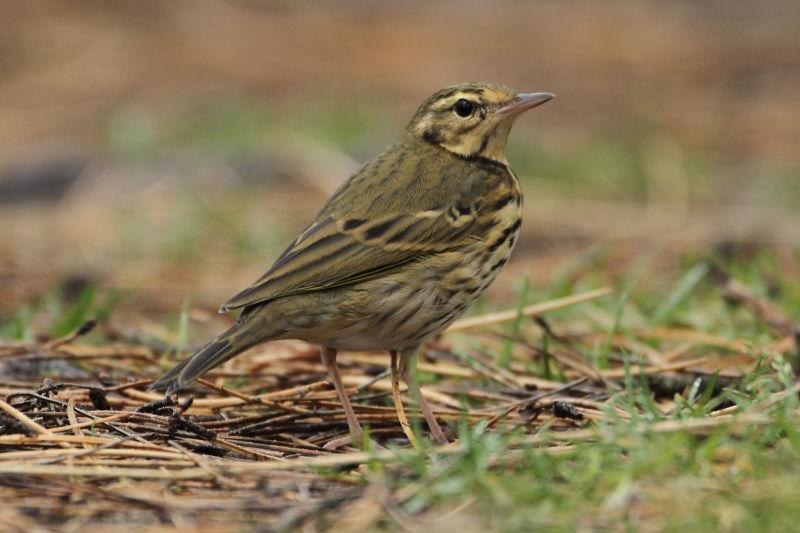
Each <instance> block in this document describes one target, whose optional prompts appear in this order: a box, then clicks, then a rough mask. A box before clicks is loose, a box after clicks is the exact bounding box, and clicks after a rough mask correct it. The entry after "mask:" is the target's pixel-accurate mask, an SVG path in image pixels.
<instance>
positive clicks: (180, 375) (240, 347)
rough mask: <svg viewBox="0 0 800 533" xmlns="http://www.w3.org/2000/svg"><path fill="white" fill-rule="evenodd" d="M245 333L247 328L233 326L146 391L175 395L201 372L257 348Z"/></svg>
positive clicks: (254, 341)
mask: <svg viewBox="0 0 800 533" xmlns="http://www.w3.org/2000/svg"><path fill="white" fill-rule="evenodd" d="M246 330H247V328H243V327H242V324H241V323H237V324H234V325H233V326H232V327H231V328H230V329H229V330H227V331H225V332H224V333H222V334H221V335H219V336H218V337H217V338H215V339H214V340H212V341H211V342H209V343H208V344H206V345H205V346H203V347H202V348H201V349H200V350H198V351H197V352H195V353H194V354H193V355H191V356H189V357H187V358H186V359H184V360H183V361H181V362H180V363H179V364H178V365H176V366H175V367H174V368H173V369H172V370H170V371H169V372H167V373H166V374H164V375H163V376H162V377H161V379H159V380H158V381H156V382H155V383H153V384H152V385H150V389H152V390H163V391H165V392H166V394H172V393H173V392H177V391H179V390H181V389H182V388H184V387H186V386H187V385H189V384H190V383H191V382H192V381H194V380H195V379H197V378H198V377H200V376H201V375H202V374H204V373H205V372H207V371H209V370H211V369H212V368H214V367H215V366H219V365H221V364H222V363H224V362H225V361H227V360H228V359H230V358H232V357H234V356H236V355H238V354H239V353H241V352H243V351H245V350H246V349H248V348H250V347H251V346H253V345H255V344H257V343H258V339H255V338H253V336H252V335H249V334H248V332H247V331H246Z"/></svg>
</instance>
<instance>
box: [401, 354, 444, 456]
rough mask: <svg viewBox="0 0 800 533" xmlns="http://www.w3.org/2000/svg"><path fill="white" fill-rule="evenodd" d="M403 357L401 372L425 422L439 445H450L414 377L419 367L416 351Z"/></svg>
mask: <svg viewBox="0 0 800 533" xmlns="http://www.w3.org/2000/svg"><path fill="white" fill-rule="evenodd" d="M403 355H404V357H403V358H402V360H401V363H400V371H401V373H402V374H403V379H405V381H406V384H407V385H408V388H409V390H410V391H411V394H412V395H413V396H414V397H415V398H416V399H417V403H419V407H420V409H422V416H424V417H425V421H426V422H427V423H428V427H429V428H430V430H431V434H432V435H433V438H434V439H436V440H437V441H438V442H439V444H449V441H448V440H447V437H446V436H445V434H444V431H442V427H441V426H440V425H439V421H438V420H436V416H435V415H434V414H433V409H431V406H430V404H428V400H426V399H425V396H423V395H422V389H420V386H419V383H417V380H416V378H415V377H414V375H413V374H414V370H415V369H416V366H417V355H416V351H414V352H410V353H404V354H403Z"/></svg>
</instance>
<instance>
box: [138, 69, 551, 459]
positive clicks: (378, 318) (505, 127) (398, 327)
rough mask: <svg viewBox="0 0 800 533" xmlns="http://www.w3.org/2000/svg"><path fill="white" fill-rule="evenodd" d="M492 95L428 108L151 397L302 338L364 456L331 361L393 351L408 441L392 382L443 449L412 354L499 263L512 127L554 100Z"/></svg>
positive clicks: (467, 87) (479, 90) (476, 94)
mask: <svg viewBox="0 0 800 533" xmlns="http://www.w3.org/2000/svg"><path fill="white" fill-rule="evenodd" d="M553 97H554V95H553V94H550V93H546V92H534V93H518V92H515V91H513V90H511V89H509V88H508V87H505V86H502V85H498V84H493V83H461V84H457V85H453V86H450V87H446V88H444V89H442V90H440V91H438V92H436V93H434V94H433V95H432V96H430V97H429V98H427V99H426V100H425V101H424V102H423V103H422V105H421V106H420V107H419V108H418V109H417V111H416V113H414V115H413V117H412V118H411V121H410V122H409V123H408V125H407V126H406V128H405V129H404V131H403V132H402V134H401V135H400V137H399V140H398V141H397V142H396V143H395V144H393V145H391V146H390V147H389V148H388V149H387V150H386V151H384V152H383V153H382V154H380V155H378V156H377V157H375V158H374V159H372V160H371V161H369V162H367V163H365V164H364V165H363V166H362V167H361V168H360V169H359V170H358V171H356V172H355V174H353V175H352V176H351V177H350V178H349V179H347V180H346V181H345V182H344V183H343V184H342V185H341V186H340V187H339V188H338V189H337V190H336V191H335V192H334V193H333V194H332V195H331V197H330V198H329V199H328V200H327V202H326V203H325V204H324V205H323V207H322V209H321V210H320V212H319V214H318V215H317V216H316V218H314V220H313V221H312V222H311V223H310V224H309V225H308V226H307V227H306V228H305V229H304V230H303V231H302V232H301V233H300V234H299V235H298V236H297V237H296V238H295V239H294V240H293V241H292V242H291V243H290V244H289V245H288V246H287V248H286V249H285V250H284V251H283V253H281V254H280V256H278V258H277V260H275V262H274V264H273V265H272V266H271V267H270V268H269V269H268V270H267V271H266V273H265V274H264V275H263V276H261V277H260V278H259V279H258V280H256V281H255V283H253V284H252V285H251V286H249V287H247V288H246V289H244V290H242V291H241V292H239V293H238V294H236V295H235V296H233V297H232V298H231V299H230V300H228V301H227V302H226V303H224V304H223V305H222V306H221V307H220V309H219V311H220V313H227V312H232V311H240V314H239V316H238V318H237V319H236V322H235V324H234V325H233V326H231V327H230V329H228V330H227V331H225V332H223V333H222V334H220V335H219V336H217V337H216V338H214V339H213V340H211V341H210V342H209V343H208V344H206V345H205V346H203V347H202V348H200V349H199V350H198V351H197V352H195V353H194V354H193V355H191V356H189V357H188V358H187V359H185V360H184V361H182V362H181V363H179V364H178V365H177V366H175V367H174V368H172V369H171V370H169V371H168V372H167V373H166V374H165V375H164V376H163V377H161V378H160V379H159V380H157V381H156V382H155V383H154V384H153V385H151V389H153V390H161V391H165V392H166V394H173V393H175V392H178V391H180V390H181V389H183V388H184V387H186V386H187V385H189V384H190V383H191V382H192V381H193V380H195V379H196V378H198V377H199V376H201V375H202V374H204V373H205V372H207V371H208V370H210V369H212V368H214V367H216V366H218V365H220V364H222V363H224V362H225V361H228V360H229V359H231V358H232V357H234V356H236V355H238V354H239V353H241V352H243V351H245V350H246V349H248V348H250V347H252V346H255V345H257V344H260V343H263V342H266V341H271V340H278V339H300V340H304V341H307V342H309V343H313V344H317V345H319V346H320V356H321V359H322V363H323V365H324V366H325V368H326V370H327V373H328V376H329V379H330V381H331V382H332V384H333V386H334V388H335V389H336V393H337V396H338V398H339V401H340V402H341V404H342V407H343V410H344V413H345V417H346V420H347V425H348V429H349V432H350V435H351V438H352V441H353V443H354V444H356V445H359V444H361V443H363V440H362V439H363V433H362V429H361V425H360V424H359V422H358V419H357V417H356V415H355V412H354V411H353V407H352V404H351V402H350V399H349V397H348V394H347V390H346V389H345V386H344V384H343V382H342V378H341V375H340V373H339V369H338V366H337V363H336V358H337V354H338V352H339V351H388V352H389V354H390V360H391V364H390V369H391V376H392V396H393V401H394V405H395V408H396V410H397V416H398V418H399V421H400V423H401V426H402V428H403V430H404V432H405V433H406V435H407V436H408V438H409V440H410V441H411V442H412V444H413V443H415V436H414V433H413V431H412V430H411V428H410V426H409V424H408V420H407V418H406V416H405V413H404V411H403V404H402V401H401V397H400V379H401V377H402V379H403V380H404V381H405V382H406V383H407V386H408V390H409V391H410V392H411V393H412V394H414V395H415V397H416V400H417V402H418V404H419V407H420V409H421V411H422V414H423V416H424V418H425V421H426V423H427V425H428V427H429V429H430V432H431V435H432V436H433V437H434V439H436V441H438V442H439V443H442V444H445V443H447V442H448V439H447V437H446V435H445V434H444V431H443V430H442V428H441V426H440V425H439V423H438V421H437V419H436V416H435V415H434V413H433V410H432V409H431V407H430V405H429V404H428V403H427V401H426V400H425V397H424V396H423V395H422V394H421V392H420V390H419V386H418V384H417V383H416V380H414V379H412V378H413V375H412V373H413V371H414V369H415V365H416V360H417V356H416V353H417V351H418V349H419V347H420V346H421V345H422V344H423V343H424V342H425V341H426V340H428V339H430V338H432V337H434V336H435V335H437V334H438V333H440V332H441V331H443V330H444V329H446V328H447V326H448V325H449V324H450V323H452V322H453V321H454V320H455V319H456V318H458V317H459V316H460V315H462V314H463V313H464V312H465V311H466V310H467V309H468V308H469V307H470V305H471V304H472V303H473V302H474V301H475V300H476V298H477V297H478V296H480V295H481V293H483V292H484V291H485V290H486V288H487V287H488V286H489V284H490V283H492V281H493V280H494V279H495V277H496V276H497V273H498V272H499V270H500V269H501V268H502V267H503V265H505V263H506V262H507V261H508V259H509V256H510V255H511V251H512V250H513V248H514V245H515V243H516V241H517V236H518V234H519V230H520V226H521V224H522V217H521V215H522V201H523V198H522V190H521V187H520V183H519V180H518V178H517V177H516V175H515V174H514V172H513V171H512V170H511V168H510V166H509V163H508V160H507V157H506V144H507V140H508V136H509V132H510V130H511V127H512V125H513V124H514V121H515V120H516V119H517V118H518V117H519V116H520V115H521V114H522V113H523V112H525V111H527V110H529V109H532V108H534V107H537V106H539V105H541V104H544V103H545V102H547V101H549V100H551V99H552V98H553Z"/></svg>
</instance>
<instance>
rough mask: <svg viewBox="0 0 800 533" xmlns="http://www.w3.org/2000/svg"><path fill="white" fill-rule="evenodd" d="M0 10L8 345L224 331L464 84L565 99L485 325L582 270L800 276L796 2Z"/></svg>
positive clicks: (11, 4) (525, 131) (107, 4)
mask: <svg viewBox="0 0 800 533" xmlns="http://www.w3.org/2000/svg"><path fill="white" fill-rule="evenodd" d="M0 11H1V13H0V15H1V16H0V73H2V75H0V228H2V231H0V325H1V326H0V327H1V328H2V329H0V333H2V334H3V335H6V336H30V335H31V334H33V332H35V330H36V326H35V324H36V323H37V322H36V321H35V320H34V321H33V322H31V320H29V319H30V318H31V316H38V315H39V314H42V315H43V316H44V317H45V318H42V319H41V324H52V321H53V320H54V317H56V316H57V315H58V313H57V312H58V311H63V310H64V308H65V307H64V306H66V308H67V309H76V307H81V306H83V307H86V306H94V307H95V311H96V313H101V314H102V313H103V312H104V311H103V310H104V309H106V310H108V309H110V308H111V307H112V304H114V305H115V306H116V307H115V309H117V310H119V309H122V310H123V311H125V312H124V313H122V314H120V313H118V312H116V311H115V313H113V315H114V317H119V316H124V317H125V318H124V321H123V320H119V318H117V323H116V325H115V327H116V328H117V329H118V330H119V331H125V330H126V329H127V330H129V329H130V328H134V329H136V331H145V332H147V333H148V334H151V335H154V336H156V337H159V338H163V339H164V340H165V341H169V339H170V338H171V337H170V333H169V328H165V327H164V325H163V322H162V320H163V319H164V318H165V317H175V316H177V315H178V314H179V313H180V312H181V310H182V309H183V310H186V309H190V310H191V314H190V315H191V318H192V319H193V320H195V321H196V322H197V323H198V324H207V325H208V327H209V329H217V328H218V326H219V324H218V323H217V322H215V321H217V320H220V319H218V318H216V316H215V315H214V313H213V311H214V309H215V308H216V306H217V305H218V304H219V303H221V302H222V301H224V300H226V299H227V298H228V297H229V296H230V295H232V294H233V293H235V292H237V291H238V290H239V289H240V288H242V287H243V286H245V285H246V284H248V283H249V282H251V281H252V280H254V279H255V278H256V277H258V275H260V273H261V272H262V271H263V270H265V269H266V267H267V266H268V265H269V264H270V262H271V261H272V259H273V258H274V257H275V254H276V252H278V251H279V248H282V247H283V245H285V243H286V242H287V241H288V240H289V239H290V238H291V237H292V236H293V234H294V232H296V231H298V230H299V229H301V228H302V226H303V225H304V224H305V223H306V222H307V220H308V219H309V218H310V217H311V216H313V214H314V213H315V212H316V210H317V209H318V208H319V206H320V205H321V203H322V202H323V201H324V198H325V197H326V195H327V194H328V193H329V192H330V191H332V190H333V189H334V188H335V187H336V185H337V184H338V183H340V182H341V181H342V180H343V179H345V178H346V177H347V176H348V174H349V173H350V172H352V171H353V170H354V169H355V168H357V166H358V164H359V163H360V162H363V161H365V160H366V159H368V158H370V157H372V156H374V155H375V154H377V153H378V152H379V151H381V150H382V149H383V148H384V147H385V146H386V145H388V144H389V143H391V142H392V140H393V139H394V138H395V137H396V136H397V135H398V133H399V132H400V131H401V130H402V128H403V127H404V126H405V124H406V122H407V120H408V119H409V117H410V116H411V114H412V113H413V111H414V110H415V108H416V106H417V105H418V104H419V103H420V102H422V100H423V99H424V98H426V97H427V96H428V95H429V94H430V93H432V92H434V91H435V90H437V89H439V88H441V87H443V86H446V85H449V84H452V83H456V82H460V81H493V82H498V83H503V84H506V85H509V86H512V87H514V88H518V89H520V90H533V91H550V92H554V93H556V94H557V95H558V98H557V99H556V100H555V101H553V102H551V103H549V104H547V105H546V106H543V107H541V108H538V109H536V110H535V111H534V112H532V113H530V114H529V115H527V116H525V117H524V118H523V119H522V120H520V121H519V123H518V124H517V126H516V127H515V130H514V132H513V133H512V139H511V146H510V150H509V151H510V155H509V157H510V160H511V163H512V166H514V167H515V169H516V171H517V173H518V174H519V175H520V177H521V179H522V181H523V182H524V186H525V190H526V213H525V217H526V219H525V224H524V226H523V231H524V233H523V238H522V239H521V240H520V244H519V247H518V250H517V253H516V254H515V257H514V260H513V261H512V263H510V264H509V267H508V268H507V270H506V271H505V272H504V273H503V275H502V277H501V279H499V280H498V283H497V284H496V286H495V287H494V288H493V289H492V293H491V295H490V298H496V301H497V303H496V304H491V305H497V306H501V305H504V304H505V303H506V302H507V301H513V298H514V294H515V292H514V291H515V290H516V288H518V287H519V283H520V280H521V279H522V278H523V277H524V275H528V276H530V278H529V279H530V283H531V286H532V287H533V288H534V289H536V288H537V287H547V288H548V289H547V290H548V291H555V292H559V291H561V292H567V291H569V290H572V289H574V288H576V287H577V286H579V285H580V283H581V280H582V279H584V278H585V277H586V276H588V275H590V274H588V272H591V275H592V276H600V277H603V278H610V279H603V280H600V281H603V282H605V281H612V282H613V281H614V280H613V278H614V276H615V275H616V273H617V272H621V271H627V272H629V271H630V269H631V268H639V269H640V270H642V271H643V272H646V273H647V274H648V276H645V281H644V282H643V283H651V284H654V283H659V282H661V279H662V277H661V276H660V273H662V272H663V273H665V278H664V279H667V278H668V274H669V272H670V270H671V269H672V268H674V267H675V266H676V265H677V264H679V263H681V262H682V261H685V260H686V257H687V256H688V257H691V256H693V255H694V256H702V255H705V254H710V253H729V252H730V251H731V250H742V249H746V248H748V247H769V248H770V249H771V250H773V251H774V253H775V255H776V257H778V258H779V259H780V261H782V268H784V269H786V271H787V272H788V273H789V274H790V275H793V276H795V278H794V279H798V276H800V273H798V253H797V250H798V248H800V213H799V212H798V207H800V150H798V148H800V145H799V141H800V32H799V31H798V28H799V27H800V3H798V2H792V1H781V0H765V1H762V2H758V3H754V2H728V1H723V0H712V1H705V2H688V1H685V2H662V1H614V2H590V1H559V2H522V1H499V2H493V3H491V4H490V3H487V2H478V1H463V2H452V1H445V2H425V1H411V2H376V1H367V2H356V1H347V0H337V1H331V2H318V3H305V2H302V3H301V2H292V1H272V2H270V1H245V0H241V1H231V2H225V1H220V0H192V1H188V0H183V1H182V0H169V1H167V0H163V1H155V0H148V1H140V0H131V1H106V0H97V1H86V0H81V1H77V0H76V1H71V2H60V1H51V2H48V1H31V0H8V1H6V2H3V4H2V7H0ZM598 261H602V266H603V268H596V266H597V264H598V263H597V262H598ZM594 281H597V280H594ZM556 282H558V283H557V288H555V289H553V286H554V285H553V284H554V283H556ZM530 298H531V299H532V300H536V299H537V291H536V290H533V291H532V292H531V297H530ZM79 311H80V310H75V313H76V316H78V315H79V314H80V312H79ZM84 311H85V309H84ZM62 314H63V313H62ZM48 315H49V318H47V316H48ZM114 317H112V318H111V320H112V321H113V320H114ZM223 320H224V319H223ZM31 323H33V324H34V326H29V324H31ZM67 325H68V321H67V322H65V323H64V327H67ZM47 327H50V326H47ZM15 328H16V329H15ZM20 328H24V331H21V330H20ZM31 328H32V329H31ZM198 340H199V337H198Z"/></svg>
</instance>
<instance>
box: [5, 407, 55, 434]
mask: <svg viewBox="0 0 800 533" xmlns="http://www.w3.org/2000/svg"><path fill="white" fill-rule="evenodd" d="M0 409H2V410H3V411H5V412H6V413H8V414H9V415H11V416H12V417H14V418H15V419H16V420H17V421H18V422H20V423H21V424H22V425H23V426H25V427H26V428H28V429H30V430H31V431H33V432H34V433H36V434H37V435H48V436H51V435H53V434H52V433H51V432H50V430H49V429H47V428H45V427H44V426H41V425H39V424H37V423H36V422H34V421H33V420H31V419H30V418H28V416H27V415H26V414H25V413H23V412H22V411H20V410H19V409H17V408H16V407H14V406H12V405H11V404H8V403H6V402H5V400H2V399H0Z"/></svg>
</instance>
